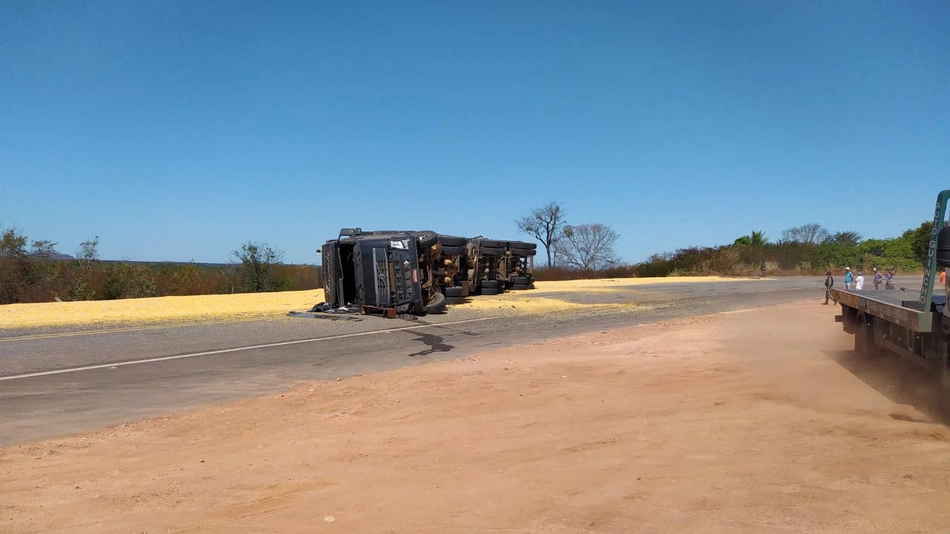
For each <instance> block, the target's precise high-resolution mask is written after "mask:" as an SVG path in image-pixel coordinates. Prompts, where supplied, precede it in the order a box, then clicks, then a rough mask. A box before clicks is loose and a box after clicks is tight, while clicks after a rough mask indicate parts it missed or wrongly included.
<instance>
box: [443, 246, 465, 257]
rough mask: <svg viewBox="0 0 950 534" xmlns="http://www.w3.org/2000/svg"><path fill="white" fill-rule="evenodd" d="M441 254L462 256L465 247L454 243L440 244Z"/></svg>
mask: <svg viewBox="0 0 950 534" xmlns="http://www.w3.org/2000/svg"><path fill="white" fill-rule="evenodd" d="M442 255H443V256H464V255H465V247H457V246H455V245H442Z"/></svg>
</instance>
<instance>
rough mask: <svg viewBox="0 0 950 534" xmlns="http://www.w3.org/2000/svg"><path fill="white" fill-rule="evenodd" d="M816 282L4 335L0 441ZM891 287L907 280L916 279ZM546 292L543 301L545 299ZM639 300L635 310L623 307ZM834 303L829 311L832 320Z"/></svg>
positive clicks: (720, 304) (786, 291)
mask: <svg viewBox="0 0 950 534" xmlns="http://www.w3.org/2000/svg"><path fill="white" fill-rule="evenodd" d="M821 283H822V280H821V279H815V278H786V279H778V280H763V281H736V282H715V283H670V284H658V285H649V286H646V285H631V286H627V287H623V288H622V289H620V290H618V291H614V292H603V293H577V294H564V295H559V297H560V298H564V299H568V300H571V301H573V302H578V303H581V304H606V303H610V304H614V305H615V306H613V307H608V308H603V307H596V308H589V307H584V306H580V307H578V308H577V309H576V310H574V309H572V310H571V311H567V312H558V313H553V314H536V313H535V314H524V315H517V316H513V315H511V312H510V311H507V310H498V311H492V310H471V309H465V307H464V306H458V307H455V308H452V309H450V311H449V312H448V313H446V314H444V315H438V316H429V317H424V318H420V319H417V320H414V321H411V320H404V319H395V320H387V319H381V318H377V317H362V318H361V319H362V320H359V321H354V320H336V321H330V320H326V319H311V318H298V317H280V318H275V319H270V320H257V321H243V322H232V323H223V324H203V325H185V326H176V327H133V328H127V329H113V330H110V331H98V332H97V331H69V330H52V331H50V330H21V331H4V332H3V333H2V334H0V406H2V409H0V443H5V444H8V443H18V442H25V441H32V440H36V439H42V438H45V437H53V436H58V435H63V434H69V433H75V432H84V431H89V430H94V429H98V428H102V427H104V426H108V425H113V424H119V423H123V422H129V421H134V420H137V419H141V418H144V417H154V416H160V415H165V414H168V413H170V412H172V411H177V410H183V409H190V408H195V407H201V406H208V405H213V404H218V403H222V402H227V401H230V400H236V399H243V398H250V397H254V396H259V395H264V394H271V393H276V392H280V391H282V390H284V389H285V388H287V387H289V386H291V385H292V384H293V383H294V382H295V381H300V380H334V379H337V378H345V377H347V376H353V375H358V374H367V373H373V372H379V371H385V370H389V369H395V368H398V367H403V366H408V365H418V364H422V363H427V362H431V361H439V360H446V359H453V358H459V357H466V356H472V355H475V354H477V353H479V352H485V351H490V350H493V349H498V348H503V347H510V346H515V345H519V344H528V343H535V342H539V341H544V340H549V339H553V338H557V337H562V336H566V335H573V334H578V333H583V332H589V331H595V330H604V329H610V328H618V327H623V326H629V325H632V324H640V323H647V322H652V321H657V320H662V319H666V318H671V317H680V316H686V315H702V314H707V313H715V312H722V311H732V310H739V309H744V308H749V307H757V306H768V305H772V304H780V303H784V302H790V301H794V300H800V299H803V298H811V299H814V300H815V302H816V303H818V302H821V300H822V294H823V290H822V287H821ZM900 283H904V284H905V285H908V287H912V284H913V283H914V280H913V279H907V280H901V281H900ZM548 296H551V295H550V294H549V295H548ZM630 304H636V307H631V306H629V305H630ZM832 315H833V311H832V310H829V321H830V320H831V316H832Z"/></svg>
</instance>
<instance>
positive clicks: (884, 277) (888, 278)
mask: <svg viewBox="0 0 950 534" xmlns="http://www.w3.org/2000/svg"><path fill="white" fill-rule="evenodd" d="M873 281H874V290H875V291H877V290H880V289H881V285H882V284H883V285H884V289H885V290H888V289H894V269H889V270H888V271H887V272H886V273H882V272H881V271H879V270H878V269H877V267H875V268H874V279H873ZM834 285H835V278H834V276H832V275H831V271H828V272H826V273H825V304H828V301H829V300H832V301H834V303H835V304H837V303H838V301H837V299H835V297H834V295H832V294H831V288H832V287H833V286H834ZM844 288H845V289H849V290H850V289H854V290H855V291H861V290H862V289H864V273H863V272H862V271H858V276H854V273H853V272H851V267H845V268H844Z"/></svg>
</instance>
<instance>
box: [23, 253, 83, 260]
mask: <svg viewBox="0 0 950 534" xmlns="http://www.w3.org/2000/svg"><path fill="white" fill-rule="evenodd" d="M30 257H32V258H45V257H47V256H45V255H44V254H39V253H36V252H33V253H31V254H30ZM49 259H51V260H74V259H76V258H74V257H72V256H70V255H69V254H63V253H62V252H53V253H52V254H50V255H49Z"/></svg>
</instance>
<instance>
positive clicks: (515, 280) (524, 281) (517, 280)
mask: <svg viewBox="0 0 950 534" xmlns="http://www.w3.org/2000/svg"><path fill="white" fill-rule="evenodd" d="M529 283H530V281H529V280H528V277H527V276H512V277H511V284H512V285H516V286H518V285H523V286H526V285H528V284H529Z"/></svg>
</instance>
